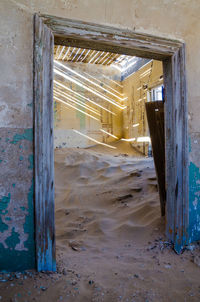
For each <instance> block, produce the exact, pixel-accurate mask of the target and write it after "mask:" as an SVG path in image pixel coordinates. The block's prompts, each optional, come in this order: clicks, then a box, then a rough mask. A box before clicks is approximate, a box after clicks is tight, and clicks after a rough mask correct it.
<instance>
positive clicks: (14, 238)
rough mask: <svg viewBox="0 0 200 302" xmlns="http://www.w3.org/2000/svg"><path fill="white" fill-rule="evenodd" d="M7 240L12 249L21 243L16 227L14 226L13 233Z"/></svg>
mask: <svg viewBox="0 0 200 302" xmlns="http://www.w3.org/2000/svg"><path fill="white" fill-rule="evenodd" d="M5 242H6V244H7V246H8V247H9V248H10V249H14V248H15V247H16V245H17V244H18V243H20V240H19V233H17V232H15V229H14V228H12V233H11V235H10V236H9V237H8V238H7V239H6V241H5Z"/></svg>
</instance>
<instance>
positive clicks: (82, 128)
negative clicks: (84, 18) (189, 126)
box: [53, 45, 165, 277]
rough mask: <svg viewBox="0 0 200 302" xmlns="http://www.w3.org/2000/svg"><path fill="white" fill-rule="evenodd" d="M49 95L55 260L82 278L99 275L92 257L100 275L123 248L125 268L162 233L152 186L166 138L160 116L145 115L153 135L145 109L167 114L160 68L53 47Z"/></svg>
mask: <svg viewBox="0 0 200 302" xmlns="http://www.w3.org/2000/svg"><path fill="white" fill-rule="evenodd" d="M53 92H54V150H55V152H54V156H55V226H56V247H57V253H58V254H60V252H61V251H62V253H63V254H64V255H65V256H66V259H68V260H67V261H71V263H73V264H74V265H76V266H78V267H79V270H80V271H82V272H83V271H84V270H85V268H84V267H85V266H83V265H82V264H83V263H87V267H88V271H90V270H91V271H96V270H97V267H96V265H97V264H96V260H95V259H96V257H97V255H98V258H99V259H98V267H100V266H102V267H104V265H105V259H110V258H112V257H113V255H115V253H116V252H115V251H116V250H117V251H118V252H117V253H120V252H122V251H123V249H124V247H127V246H128V247H129V249H128V250H129V251H128V253H127V254H126V256H124V257H123V261H122V263H126V262H127V261H128V257H130V255H131V253H133V248H131V247H134V250H135V248H136V246H137V248H139V247H140V246H142V245H144V244H146V243H147V242H149V240H150V233H151V232H152V231H153V230H155V229H157V228H159V229H160V230H161V232H164V229H163V224H162V220H161V219H160V217H161V215H164V213H162V212H161V209H160V206H161V208H162V203H164V202H165V200H164V198H163V200H162V197H163V196H162V192H161V195H160V196H161V198H160V201H159V189H158V181H157V178H158V179H159V176H160V178H162V175H161V174H162V172H164V171H160V170H159V169H162V168H163V169H164V168H165V167H164V166H163V167H162V165H161V163H160V162H161V161H162V158H163V160H164V154H163V153H164V133H163V132H162V131H161V130H160V129H156V127H158V126H159V125H160V126H161V128H162V126H163V127H164V114H162V116H160V111H159V110H160V108H159V107H155V108H154V107H153V111H154V113H155V114H158V115H159V116H157V117H155V115H152V114H150V117H151V119H150V125H151V126H152V125H153V127H154V128H152V133H151V134H150V129H149V126H148V121H147V114H146V110H148V108H147V109H145V104H146V103H149V104H150V105H151V104H152V105H153V106H154V105H155V104H157V105H158V104H160V103H161V105H162V106H164V85H163V68H162V62H160V61H156V60H150V59H142V58H139V57H135V56H134V57H133V56H127V55H122V54H116V53H110V52H105V51H96V50H92V49H82V48H76V47H70V46H68V47H66V46H61V45H56V46H55V47H54V90H53ZM162 108H163V107H162ZM162 113H163V112H162ZM159 118H160V120H161V123H160V124H158V121H159ZM154 132H155V133H154ZM156 133H158V135H160V136H161V135H163V138H161V137H157V138H156V137H155V134H156ZM151 135H152V138H153V140H154V141H155V140H156V144H155V143H154V146H153V147H154V148H155V154H159V157H158V158H157V161H158V164H159V165H160V166H159V165H158V166H157V168H158V171H157V172H158V173H157V174H156V170H155V166H154V160H153V151H152V143H151ZM161 142H163V149H162V148H161V149H159V143H161ZM157 149H158V150H157ZM156 152H157V153H156ZM159 152H160V153H159ZM155 159H156V158H155ZM160 172H161V174H160ZM164 182H165V180H164ZM160 186H161V188H162V186H163V187H164V190H165V183H162V181H161V182H160ZM162 189H163V188H162ZM120 246H121V247H122V246H123V249H121V248H120ZM125 249H126V248H125ZM123 252H124V251H123ZM115 256H116V257H118V255H117V254H116V255H115ZM119 257H120V256H119ZM88 259H89V261H88ZM114 266H115V265H114ZM98 270H99V268H98ZM84 272H85V271H84ZM101 277H102V276H101Z"/></svg>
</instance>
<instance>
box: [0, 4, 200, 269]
mask: <svg viewBox="0 0 200 302" xmlns="http://www.w3.org/2000/svg"><path fill="white" fill-rule="evenodd" d="M36 12H37V13H43V14H51V15H57V16H60V17H64V18H71V19H78V20H83V21H86V22H95V23H99V24H106V25H112V26H116V27H120V28H125V29H126V28H128V29H130V30H135V31H138V32H144V33H148V34H154V35H158V36H162V37H168V38H175V39H181V40H183V41H185V42H186V51H187V57H186V64H187V78H188V102H189V104H188V105H189V135H190V138H191V152H190V234H191V236H192V237H191V240H193V239H200V230H199V223H200V222H199V216H198V215H199V210H200V198H199V193H198V192H199V168H200V152H199V143H200V140H199V135H200V130H199V129H200V119H199V112H200V102H199V100H200V85H199V78H200V60H199V49H200V39H199V32H200V18H199V15H200V1H197V0H191V1H188V0H179V1H177V0H176V1H175V0H163V1H160V0H152V1H151V2H148V1H146V0H123V1H121V0H103V1H99V0H43V1H41V0H40V1H39V0H30V1H25V0H9V1H8V0H1V1H0V53H1V60H0V70H1V73H0V90H1V93H0V137H1V141H0V146H1V153H0V155H1V158H0V165H1V172H0V173H1V177H0V184H1V186H0V200H1V207H0V217H1V221H0V224H1V226H0V232H1V233H0V235H1V236H0V238H1V243H0V255H1V256H0V257H1V258H0V268H1V269H4V268H5V269H23V268H29V267H34V263H35V262H34V241H33V236H34V234H33V192H32V182H33V170H32V166H33V164H32V154H33V151H32V149H33V144H32V139H31V140H29V139H26V134H25V133H26V131H27V129H32V128H33V119H32V99H33V92H32V91H33V89H32V73H33V63H32V61H33V14H34V13H36ZM183 20H184V21H183ZM28 131H29V130H28ZM20 138H22V139H20ZM12 142H16V143H12ZM20 146H21V147H20Z"/></svg>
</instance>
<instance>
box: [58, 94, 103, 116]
mask: <svg viewBox="0 0 200 302" xmlns="http://www.w3.org/2000/svg"><path fill="white" fill-rule="evenodd" d="M54 93H57V94H59V95H60V96H62V97H64V98H65V99H67V100H69V101H70V102H72V103H75V104H77V105H79V106H81V107H83V108H85V109H87V110H89V111H91V112H93V113H94V114H96V115H99V116H101V114H100V113H97V112H95V111H94V110H93V109H90V108H88V107H87V105H85V104H83V103H81V101H77V100H75V99H74V98H73V97H71V96H68V95H67V94H66V93H64V92H62V91H61V92H60V91H56V90H55V89H54Z"/></svg>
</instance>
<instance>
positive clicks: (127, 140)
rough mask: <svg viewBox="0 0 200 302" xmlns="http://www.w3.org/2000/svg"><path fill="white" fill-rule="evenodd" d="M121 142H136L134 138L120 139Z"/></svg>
mask: <svg viewBox="0 0 200 302" xmlns="http://www.w3.org/2000/svg"><path fill="white" fill-rule="evenodd" d="M121 140H122V141H125V142H134V141H135V140H136V138H135V137H133V138H121Z"/></svg>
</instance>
